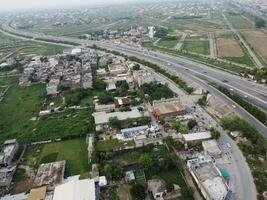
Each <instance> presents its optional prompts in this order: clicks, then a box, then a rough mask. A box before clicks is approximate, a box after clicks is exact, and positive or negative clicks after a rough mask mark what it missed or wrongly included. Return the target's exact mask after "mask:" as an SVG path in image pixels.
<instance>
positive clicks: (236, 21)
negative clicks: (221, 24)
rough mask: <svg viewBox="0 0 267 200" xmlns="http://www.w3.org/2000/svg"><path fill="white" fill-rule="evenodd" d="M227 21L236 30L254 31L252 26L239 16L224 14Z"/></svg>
mask: <svg viewBox="0 0 267 200" xmlns="http://www.w3.org/2000/svg"><path fill="white" fill-rule="evenodd" d="M225 15H226V17H227V18H228V20H229V21H230V23H231V24H233V26H234V27H235V28H236V29H254V24H252V23H251V22H249V21H248V20H247V19H245V18H243V17H242V16H241V15H235V14H229V13H226V14H225Z"/></svg>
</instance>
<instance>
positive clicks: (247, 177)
mask: <svg viewBox="0 0 267 200" xmlns="http://www.w3.org/2000/svg"><path fill="white" fill-rule="evenodd" d="M3 29H4V30H7V31H8V32H15V33H16V34H20V35H24V36H27V37H31V38H33V40H38V38H41V39H49V40H52V43H58V42H59V43H64V42H67V43H69V42H75V43H77V44H80V45H82V46H87V45H92V44H96V45H98V46H99V47H102V48H107V49H110V50H116V51H119V52H121V53H124V54H127V55H132V56H136V57H138V58H140V59H145V60H147V61H150V62H153V63H156V64H158V65H160V66H162V67H165V68H167V69H168V70H171V71H172V72H173V73H174V74H175V73H177V74H178V75H179V74H183V75H184V76H186V77H188V78H190V79H191V80H192V81H194V82H196V83H197V84H199V85H200V86H201V87H203V88H204V89H206V90H208V91H209V92H210V93H211V94H212V95H214V96H215V97H217V98H219V99H220V100H222V101H223V102H224V103H225V104H226V105H228V107H230V108H231V109H232V110H234V111H235V112H236V114H238V115H239V116H241V117H242V118H244V119H245V120H246V121H248V122H249V123H251V124H253V125H254V126H255V127H256V128H257V130H259V131H260V132H261V133H262V135H264V136H265V137H266V138H267V128H266V127H265V126H264V125H263V124H262V123H260V122H259V121H258V120H257V119H255V118H254V117H253V116H251V115H250V114H249V113H247V112H246V111H245V110H244V109H243V108H242V107H240V106H239V105H237V104H236V103H234V102H233V101H232V100H231V99H229V98H228V97H226V96H225V95H223V94H222V93H220V92H219V91H218V90H216V89H214V88H213V87H211V86H210V85H209V84H208V83H209V82H216V83H218V84H220V85H223V86H225V87H228V88H232V89H233V90H234V92H236V93H238V94H240V95H243V96H244V95H245V96H247V97H246V98H247V99H248V100H249V101H250V102H253V103H255V104H256V105H259V106H260V107H261V108H262V109H263V110H265V111H267V91H266V87H264V86H262V85H259V84H256V83H254V82H249V81H247V80H245V79H243V78H241V77H238V76H235V75H232V74H229V73H227V72H224V71H220V70H218V69H214V68H211V67H208V66H206V65H203V64H199V63H196V62H193V61H189V60H186V59H184V58H179V57H174V56H171V55H166V54H163V53H159V52H152V51H147V50H145V49H141V48H139V49H136V48H132V47H129V46H123V45H114V44H109V43H103V42H99V41H98V42H92V41H87V40H80V39H76V38H69V37H60V38H59V37H54V36H45V35H43V34H36V33H25V32H23V34H22V33H21V31H17V30H14V29H12V28H10V27H9V26H8V27H5V26H3ZM10 34H11V33H10ZM11 35H12V34H11ZM15 37H17V36H15ZM20 37H22V36H20ZM40 42H44V41H41V40H40ZM233 105H235V108H234V107H233ZM221 139H222V140H223V141H224V142H228V143H230V144H231V145H232V146H233V149H232V150H233V157H234V158H235V161H234V162H233V163H234V165H235V168H236V172H237V173H236V175H235V176H236V177H237V178H236V185H237V193H238V196H237V199H242V200H254V199H256V189H255V185H254V183H253V178H252V176H251V173H250V170H249V167H248V165H247V163H246V160H245V158H244V157H243V155H242V152H240V150H239V149H238V147H237V146H236V145H235V143H234V142H233V141H232V140H231V139H230V137H229V136H227V135H226V134H223V135H222V138H221Z"/></svg>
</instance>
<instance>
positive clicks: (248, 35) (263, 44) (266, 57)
mask: <svg viewBox="0 0 267 200" xmlns="http://www.w3.org/2000/svg"><path fill="white" fill-rule="evenodd" d="M243 35H244V37H245V39H246V41H247V42H248V43H249V44H250V45H251V46H252V48H253V49H254V51H255V52H256V53H257V54H258V55H259V56H260V57H261V59H262V60H263V61H264V62H265V63H267V35H266V34H265V33H263V32H262V31H244V32H243Z"/></svg>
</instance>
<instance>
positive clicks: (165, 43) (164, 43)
mask: <svg viewBox="0 0 267 200" xmlns="http://www.w3.org/2000/svg"><path fill="white" fill-rule="evenodd" d="M179 39H180V37H175V38H173V39H164V38H163V39H161V40H160V41H159V42H158V43H157V45H159V46H161V47H165V48H169V49H172V48H174V47H175V46H176V44H177V43H178V42H179Z"/></svg>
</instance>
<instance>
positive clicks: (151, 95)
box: [139, 83, 174, 103]
mask: <svg viewBox="0 0 267 200" xmlns="http://www.w3.org/2000/svg"><path fill="white" fill-rule="evenodd" d="M139 93H140V96H141V97H142V98H143V99H148V100H149V102H150V103H152V102H153V101H154V100H160V99H162V98H165V99H168V98H172V97H174V94H173V92H172V91H171V89H170V88H168V87H167V86H166V85H162V84H156V83H145V84H144V85H142V86H141V87H140V89H139Z"/></svg>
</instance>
